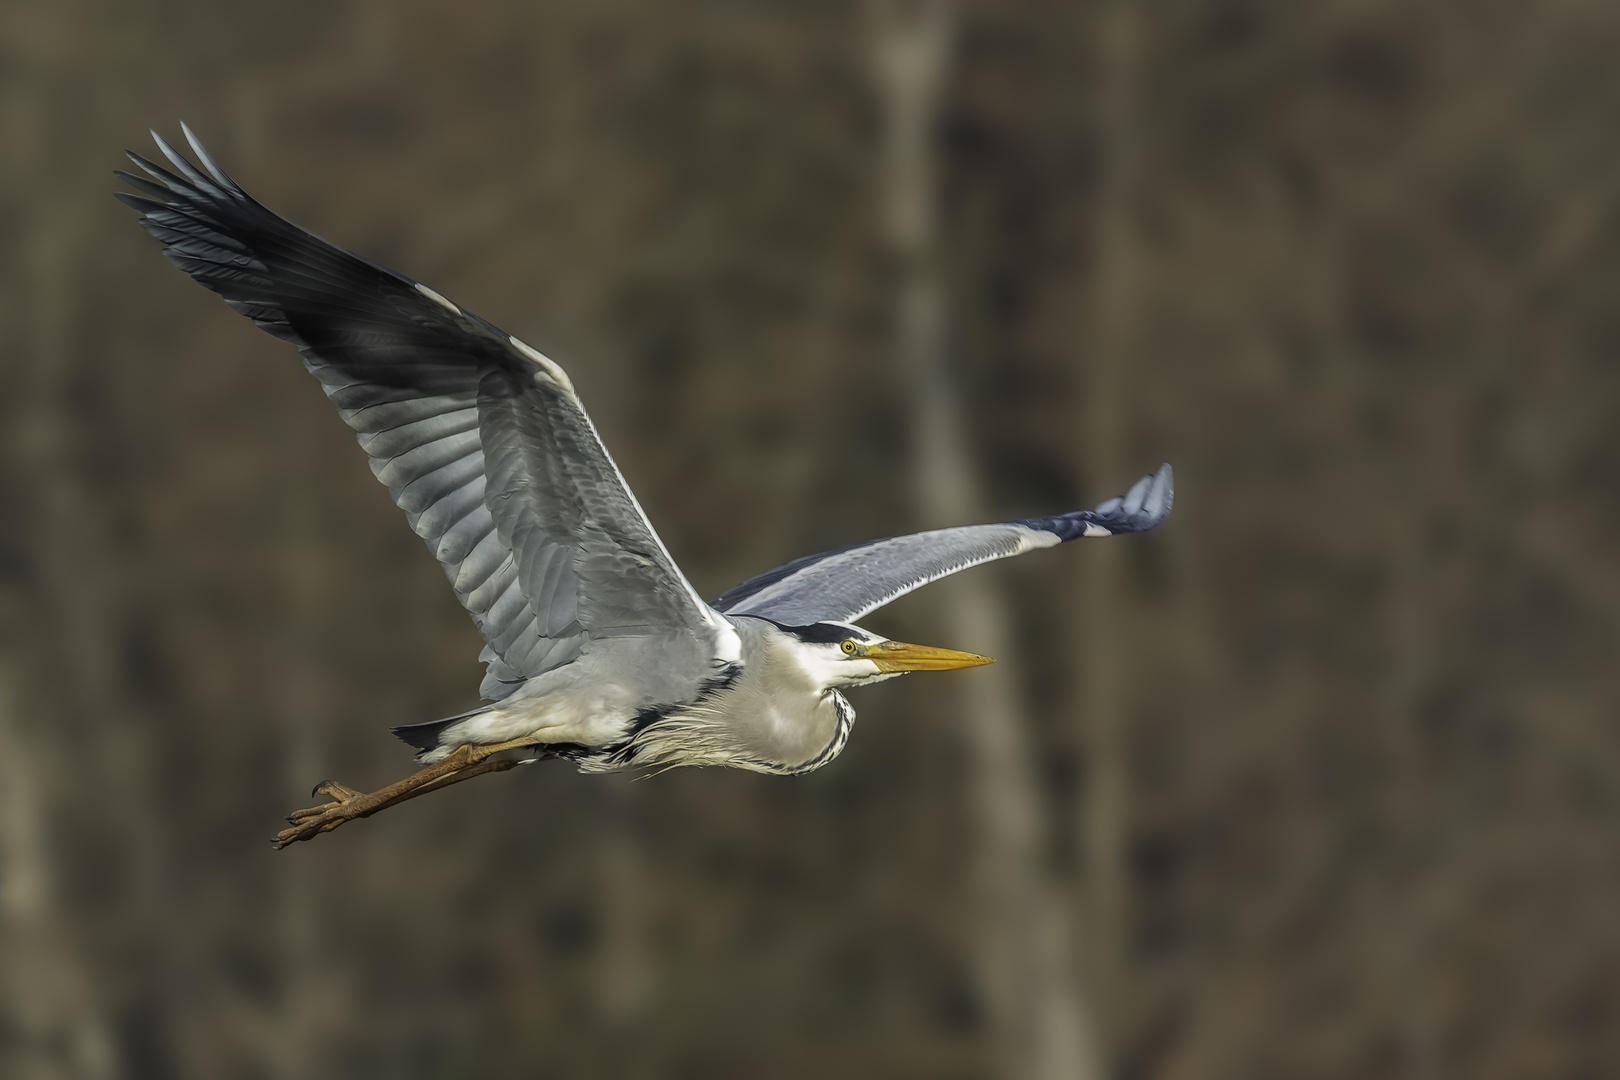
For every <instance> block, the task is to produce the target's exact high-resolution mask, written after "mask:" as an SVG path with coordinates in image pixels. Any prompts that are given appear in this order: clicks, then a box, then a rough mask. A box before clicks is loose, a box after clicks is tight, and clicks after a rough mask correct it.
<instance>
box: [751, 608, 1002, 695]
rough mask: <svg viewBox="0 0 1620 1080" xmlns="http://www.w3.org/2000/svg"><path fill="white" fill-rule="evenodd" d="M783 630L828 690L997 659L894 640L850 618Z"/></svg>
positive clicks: (974, 665) (986, 662)
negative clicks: (844, 620)
mask: <svg viewBox="0 0 1620 1080" xmlns="http://www.w3.org/2000/svg"><path fill="white" fill-rule="evenodd" d="M781 629H782V630H783V631H784V632H786V633H787V634H789V635H790V636H792V637H793V638H794V639H796V642H797V645H798V647H797V648H796V649H795V650H794V651H795V652H796V653H797V654H798V656H799V660H800V662H801V663H802V664H804V665H805V667H806V668H808V669H809V671H810V673H811V676H812V678H814V679H815V680H816V681H818V682H820V683H821V684H822V686H823V687H825V688H827V689H835V688H839V687H846V686H865V685H866V684H867V683H875V682H881V681H882V680H884V679H892V678H893V677H894V676H896V675H904V674H905V673H906V672H908V671H949V670H950V669H951V668H964V667H977V666H978V665H980V664H993V663H995V661H994V660H992V659H990V657H988V656H980V655H978V654H977V653H970V652H957V651H956V650H955V649H937V648H934V647H933V646H931V645H911V644H908V643H907V642H904V641H890V640H889V639H888V638H886V637H882V636H880V635H878V634H874V633H872V632H871V631H870V630H863V629H862V628H860V627H859V626H852V625H850V624H849V623H836V622H819V623H811V624H810V625H809V626H783V627H781Z"/></svg>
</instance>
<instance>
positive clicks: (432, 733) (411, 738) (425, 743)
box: [393, 705, 489, 754]
mask: <svg viewBox="0 0 1620 1080" xmlns="http://www.w3.org/2000/svg"><path fill="white" fill-rule="evenodd" d="M488 709H489V706H488V705H480V706H479V707H478V708H476V709H469V710H468V711H466V712H464V713H458V714H457V715H455V716H447V717H445V718H444V719H443V720H429V721H427V722H426V723H422V724H402V725H400V726H399V727H397V728H394V729H393V732H394V734H395V735H398V736H399V737H400V738H401V739H404V740H405V741H406V742H408V743H410V744H411V745H412V746H414V747H416V749H417V752H418V753H419V754H425V753H427V752H428V751H430V750H433V749H435V748H437V747H438V745H439V736H441V735H443V734H444V729H445V728H447V727H449V726H450V725H451V724H453V723H455V722H456V721H457V720H465V719H467V717H469V716H477V715H478V714H479V713H481V712H485V711H487V710H488Z"/></svg>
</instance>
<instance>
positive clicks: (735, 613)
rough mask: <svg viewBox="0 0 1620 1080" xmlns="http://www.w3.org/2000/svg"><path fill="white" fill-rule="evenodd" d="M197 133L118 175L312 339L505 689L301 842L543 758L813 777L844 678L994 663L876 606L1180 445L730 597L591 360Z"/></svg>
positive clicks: (834, 739) (189, 251)
mask: <svg viewBox="0 0 1620 1080" xmlns="http://www.w3.org/2000/svg"><path fill="white" fill-rule="evenodd" d="M182 130H184V133H185V137H186V141H187V142H188V143H189V144H190V147H191V150H192V153H193V154H194V155H195V157H196V159H197V163H196V164H194V163H193V162H191V161H190V160H188V159H187V158H186V157H185V156H184V155H182V154H180V153H179V152H177V151H176V150H175V149H174V148H173V147H172V146H170V145H169V144H168V143H167V142H165V141H164V140H163V139H162V138H161V137H159V136H158V135H157V133H156V132H154V133H153V135H152V137H153V139H154V140H156V142H157V146H158V149H159V150H160V151H161V152H162V155H163V157H164V158H166V159H167V160H168V162H169V163H170V165H171V166H172V167H173V168H174V170H176V171H175V172H170V171H168V170H167V169H164V168H161V167H160V166H158V165H156V164H154V163H152V162H151V161H148V160H146V159H145V158H142V157H141V156H139V155H138V154H134V153H130V154H129V158H130V160H131V161H133V162H134V163H135V164H136V165H137V166H138V167H139V168H140V169H141V171H142V172H144V173H145V174H146V175H145V176H144V177H142V176H135V175H133V174H130V173H126V172H122V171H120V172H119V173H118V175H119V176H120V177H122V178H123V179H124V181H125V182H127V183H128V184H129V185H131V186H132V187H134V188H135V190H136V191H137V192H139V194H130V193H128V192H120V193H119V195H118V197H119V198H120V199H122V200H123V201H124V202H125V203H127V204H128V205H130V206H131V207H133V208H135V209H136V210H137V211H139V212H140V213H141V215H142V216H141V225H142V226H143V227H144V228H145V229H146V231H147V232H149V233H151V234H152V235H153V236H154V237H156V238H157V239H158V240H159V241H160V242H161V243H162V244H163V246H164V255H165V256H166V257H167V258H168V259H169V261H170V262H172V263H174V264H175V265H176V266H178V267H179V268H180V269H182V270H184V271H185V272H186V273H188V274H190V275H191V276H192V277H193V278H195V279H196V280H197V282H198V283H199V284H201V285H203V286H205V287H207V288H209V289H212V290H213V291H214V292H217V293H219V294H220V295H221V296H222V297H224V299H225V302H226V303H227V304H229V305H230V306H231V307H232V308H234V309H235V310H237V311H238V312H240V313H242V314H243V315H246V316H247V317H248V318H250V319H252V320H253V321H254V323H256V324H257V325H258V326H259V327H260V328H261V329H263V330H266V331H268V332H270V333H271V334H274V335H275V336H277V337H279V338H282V339H283V340H286V341H289V342H291V343H293V344H294V345H295V346H297V348H298V350H299V352H300V353H302V354H303V357H304V365H305V367H306V368H307V369H308V370H309V372H310V373H311V374H313V375H314V376H315V377H316V379H318V380H319V381H320V384H321V387H322V389H324V390H325V392H326V395H327V397H328V398H330V399H331V401H332V403H333V404H334V405H336V406H337V408H338V412H339V415H341V416H342V418H343V420H344V422H346V423H347V424H348V425H349V427H350V428H352V429H353V430H354V432H355V434H356V435H357V436H358V438H359V441H360V445H361V447H362V448H363V449H364V450H365V451H366V453H367V454H368V455H369V456H370V459H371V468H372V471H373V472H374V473H375V474H376V476H377V479H379V480H380V481H382V482H383V483H384V484H385V485H387V487H388V491H389V494H390V495H391V496H392V497H393V499H394V502H395V503H396V504H397V505H398V506H399V507H400V509H402V510H403V511H405V515H406V519H407V521H408V522H409V523H410V527H411V528H412V530H414V531H415V532H416V534H417V535H418V536H420V537H421V538H422V539H423V540H425V541H426V542H427V545H428V547H429V548H430V549H431V550H432V552H433V554H434V556H435V557H436V558H437V559H438V561H439V563H440V564H441V565H442V566H443V568H444V572H445V574H446V576H448V577H449V579H450V582H451V585H452V586H453V588H454V589H455V593H456V596H457V598H458V599H459V600H460V601H461V603H462V605H463V606H464V607H465V608H466V609H467V612H468V613H469V614H470V615H471V616H472V619H473V622H474V623H475V624H476V625H477V627H478V631H479V633H480V634H481V635H482V636H483V639H484V642H485V646H484V650H483V653H482V654H481V656H480V659H481V660H482V661H483V662H484V663H485V664H486V665H487V666H486V674H485V676H484V680H483V684H482V686H481V687H480V691H481V695H482V697H483V699H484V702H485V703H484V704H483V705H481V706H480V707H478V708H476V709H473V710H472V711H470V712H466V713H462V714H461V715H458V716H452V717H448V718H445V719H440V720H432V721H429V722H427V723H418V724H411V725H407V726H404V727H397V728H395V729H394V733H395V734H396V735H398V736H399V737H400V738H402V739H403V740H405V741H406V742H407V743H409V744H410V745H411V746H413V747H415V748H416V750H417V751H418V753H417V760H418V762H420V763H421V764H422V766H423V768H421V769H420V770H419V771H417V772H416V773H414V774H412V775H411V776H409V777H407V778H405V779H404V780H401V781H399V782H398V783H395V784H393V785H390V786H389V787H385V788H382V789H381V790H378V791H374V792H369V793H367V792H360V791H356V790H355V789H353V788H350V787H347V786H345V785H343V784H339V783H337V782H336V781H327V782H325V783H323V784H321V785H319V786H318V787H317V788H316V794H320V795H324V796H326V797H327V799H328V801H327V802H325V803H322V804H321V805H319V806H314V807H310V808H308V809H305V810H298V811H295V812H294V813H293V814H292V815H291V816H290V817H289V818H288V821H289V823H290V826H289V827H288V828H287V829H285V830H283V831H282V832H281V833H279V834H278V835H277V836H276V838H275V840H274V841H273V843H274V844H275V845H276V846H277V847H285V846H286V845H288V844H291V843H294V842H296V841H299V840H308V839H311V838H313V837H315V836H317V835H319V834H320V833H323V832H327V831H330V830H332V829H335V828H337V827H338V826H339V825H342V824H343V823H344V822H346V821H350V820H353V819H355V818H359V817H367V816H369V815H371V814H373V813H375V812H377V811H378V810H381V809H383V808H385V807H387V806H390V805H393V804H394V803H397V802H400V801H402V800H404V799H409V798H413V797H415V796H417V795H421V794H424V793H426V792H429V791H434V790H437V789H439V788H441V787H445V786H448V785H450V784H453V783H459V782H460V781H462V780H466V779H469V778H471V777H473V776H478V775H481V774H483V773H487V772H495V771H502V770H505V769H509V768H511V767H513V766H514V765H516V764H520V763H523V762H526V761H531V760H537V759H538V758H540V757H560V758H565V759H567V760H569V761H572V762H573V763H574V764H575V765H576V766H577V767H579V768H580V769H583V770H587V771H603V772H605V771H611V770H618V769H634V768H649V767H651V768H665V767H671V766H676V765H726V766H732V767H735V768H742V769H752V770H755V771H757V772H765V773H777V774H782V775H794V774H799V773H806V772H809V771H811V770H812V769H817V768H820V767H821V766H822V765H825V764H826V763H827V762H829V761H831V760H832V759H833V758H834V757H836V756H837V755H838V753H839V752H840V751H841V750H842V749H843V748H844V744H845V742H846V741H847V740H848V738H849V733H850V727H851V725H852V724H853V722H854V719H855V712H854V710H853V708H851V706H850V704H849V701H848V700H847V699H846V698H845V697H844V694H843V691H844V690H847V689H849V688H852V687H858V686H865V685H868V684H870V683H875V682H879V681H881V680H884V679H889V678H893V677H895V676H896V675H900V674H903V673H905V672H908V671H941V670H947V669H951V668H963V667H971V666H974V665H978V664H987V663H990V660H989V659H987V658H986V657H982V656H977V655H975V654H973V653H968V652H958V651H955V650H952V649H942V648H932V647H927V646H921V645H912V644H907V643H904V642H898V641H890V640H888V639H886V638H884V637H882V636H880V635H878V634H875V633H872V632H871V631H869V630H865V629H863V628H861V627H860V626H858V625H856V624H857V621H858V620H860V619H862V618H864V617H865V616H866V615H868V614H870V613H871V612H873V611H876V610H877V609H878V608H880V607H882V606H883V605H885V604H887V603H889V602H890V601H891V600H894V599H896V598H897V597H900V596H903V595H904V594H906V593H909V592H911V591H912V590H914V589H917V588H919V587H921V586H923V585H926V584H928V583H929V582H931V581H936V580H938V579H939V578H942V577H945V576H946V575H948V574H954V573H956V572H957V571H959V570H965V569H967V568H968V567H971V566H976V565H978V564H980V563H984V562H988V561H990V560H992V559H1002V558H1006V557H1008V556H1012V555H1019V554H1022V553H1024V552H1027V551H1033V550H1035V549H1037V548H1045V547H1052V546H1054V545H1056V544H1061V543H1063V542H1065V541H1068V540H1074V539H1077V538H1080V537H1089V536H1109V535H1113V534H1116V533H1128V532H1140V531H1143V530H1145V529H1151V528H1153V527H1154V526H1156V525H1158V524H1159V523H1160V522H1161V521H1163V520H1164V519H1165V516H1166V515H1167V514H1168V513H1169V512H1170V503H1171V495H1172V479H1171V472H1170V466H1169V465H1164V466H1162V467H1161V468H1160V469H1159V470H1158V471H1157V472H1156V473H1154V474H1152V475H1149V476H1144V477H1143V478H1142V479H1141V480H1139V481H1137V483H1136V484H1135V485H1134V486H1133V487H1132V488H1131V489H1130V491H1129V492H1128V493H1127V494H1125V495H1123V496H1120V497H1118V498H1113V499H1109V500H1108V501H1107V502H1104V503H1103V504H1102V505H1100V506H1098V507H1097V508H1096V509H1094V510H1082V511H1075V512H1072V513H1066V514H1057V515H1054V516H1051V517H1041V518H1030V519H1026V520H1021V521H1010V522H1003V523H1000V524H990V525H970V526H964V527H959V528H951V529H939V530H935V531H932V532H923V533H916V534H913V535H910V536H896V537H890V538H888V539H883V540H872V541H867V542H865V543H859V544H851V545H850V546H848V547H844V548H839V549H837V550H834V551H826V552H822V553H820V554H817V555H809V556H806V557H804V558H801V559H796V560H794V561H793V562H790V563H787V564H786V565H784V566H780V567H777V568H776V569H775V570H771V571H768V572H766V573H764V574H761V575H759V576H758V577H755V578H751V579H750V580H748V581H745V582H743V583H742V584H740V585H737V586H735V587H733V588H731V589H728V590H727V591H726V592H724V593H722V594H721V595H720V596H718V597H717V598H715V599H714V600H713V601H709V602H706V601H704V599H703V598H702V597H701V596H699V595H698V593H697V591H696V590H695V589H694V588H693V587H692V585H691V584H690V583H689V582H688V581H687V580H686V578H685V576H684V575H683V574H682V573H681V570H680V568H679V567H678V566H676V564H675V561H674V560H673V559H672V558H671V557H670V554H669V552H668V551H667V550H666V549H665V547H664V545H663V543H662V541H660V540H659V538H658V534H657V533H656V532H655V531H654V529H653V527H652V524H651V522H649V521H648V520H647V516H646V514H645V513H643V512H642V509H641V506H640V505H639V504H638V503H637V502H636V498H635V496H634V495H633V494H632V493H631V491H630V488H629V486H628V485H627V484H626V483H625V480H624V477H623V476H622V475H621V474H620V472H619V470H618V467H617V466H616V465H615V464H614V462H613V458H612V457H611V456H610V455H609V454H608V452H607V449H606V447H604V446H603V445H602V440H601V438H600V437H599V436H598V435H597V432H596V428H595V427H594V426H593V425H592V423H591V420H590V418H589V416H587V415H586V413H585V408H584V406H583V405H582V404H581V402H580V399H579V396H578V395H577V394H576V393H575V391H574V386H573V383H572V382H571V381H570V380H569V377H568V374H567V373H566V372H565V371H564V370H563V369H562V368H561V367H560V366H559V365H557V364H556V363H555V362H554V361H552V360H550V359H549V358H547V357H546V356H544V355H543V354H541V353H540V352H539V351H538V350H536V349H533V348H531V347H530V346H528V345H526V344H524V343H523V342H521V341H519V340H518V339H517V338H515V337H513V336H511V335H510V334H507V333H505V332H503V331H501V330H499V329H497V328H496V327H495V326H493V325H491V324H490V323H488V322H486V321H485V320H483V319H481V318H479V317H478V316H476V315H474V314H472V313H471V312H469V311H467V310H466V309H465V308H462V307H461V306H460V305H458V304H456V303H454V302H452V301H451V300H449V299H447V298H445V297H444V296H441V295H440V294H439V293H437V292H435V291H434V290H433V289H431V288H429V287H428V286H426V285H423V284H420V283H418V282H416V281H413V280H411V279H410V278H407V277H405V276H403V275H401V274H397V273H394V272H393V271H391V270H387V269H384V268H383V267H381V266H379V265H377V264H376V263H373V262H371V261H369V260H367V259H364V258H362V257H360V256H358V255H355V254H352V253H350V252H348V251H345V250H343V249H341V248H338V247H336V246H334V245H332V244H329V243H327V242H326V241H324V240H322V239H320V238H319V237H317V236H315V235H313V234H312V233H309V232H306V231H305V230H303V229H301V228H299V227H298V226H296V225H293V224H292V223H290V222H288V221H286V220H284V219H283V218H281V217H279V216H277V215H276V214H274V213H272V212H271V211H269V210H267V209H265V208H264V207H263V206H261V205H260V204H259V203H258V202H256V201H254V200H253V199H252V198H250V197H249V196H248V195H247V194H246V193H245V192H244V191H243V190H242V189H241V188H240V187H238V186H237V184H236V183H235V182H234V181H233V180H231V178H230V177H229V176H227V175H226V174H225V173H224V172H223V171H222V170H221V169H220V168H219V166H218V165H216V164H215V163H214V161H213V159H212V158H211V157H210V156H209V155H208V152H207V151H206V150H204V149H203V147H202V144H201V143H199V142H198V141H197V138H196V137H195V136H194V135H193V134H192V133H191V131H190V129H189V128H185V126H184V125H182Z"/></svg>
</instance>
